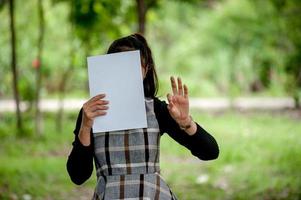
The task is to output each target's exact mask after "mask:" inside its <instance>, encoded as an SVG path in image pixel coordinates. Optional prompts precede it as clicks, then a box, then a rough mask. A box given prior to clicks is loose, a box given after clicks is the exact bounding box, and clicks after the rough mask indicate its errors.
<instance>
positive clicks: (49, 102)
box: [0, 97, 294, 112]
mask: <svg viewBox="0 0 301 200" xmlns="http://www.w3.org/2000/svg"><path fill="white" fill-rule="evenodd" d="M163 100H165V99H163ZM84 102H85V99H65V101H64V102H63V104H62V105H63V107H64V110H78V108H80V107H81V106H82V105H83V103H84ZM60 105H61V104H60V102H59V101H58V100H57V99H43V100H42V101H41V109H42V110H43V111H56V110H58V109H59V107H60ZM190 105H191V108H193V109H200V110H208V111H216V110H226V109H229V108H234V109H238V110H283V109H292V108H294V101H293V99H292V98H289V97H283V98H280V97H252V98H247V97H239V98H235V99H233V100H230V99H228V98H190ZM27 107H28V104H26V102H22V103H21V110H25V109H26V108H27ZM14 110H15V103H14V101H13V100H12V99H9V100H0V112H14Z"/></svg>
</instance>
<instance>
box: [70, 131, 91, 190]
mask: <svg viewBox="0 0 301 200" xmlns="http://www.w3.org/2000/svg"><path fill="white" fill-rule="evenodd" d="M76 137H77V136H76ZM67 171H68V173H69V176H70V178H71V180H72V181H73V182H74V183H75V184H78V185H80V184H82V183H84V182H85V181H86V180H87V179H88V178H89V177H90V176H91V174H92V171H93V147H92V146H91V145H89V146H84V145H83V144H82V143H81V142H80V141H79V139H78V138H77V139H75V141H74V142H73V148H72V151H71V153H70V155H69V157H68V161H67Z"/></svg>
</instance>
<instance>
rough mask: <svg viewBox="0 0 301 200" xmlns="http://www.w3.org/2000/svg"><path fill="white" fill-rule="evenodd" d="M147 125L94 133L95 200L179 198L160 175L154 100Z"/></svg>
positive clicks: (148, 107)
mask: <svg viewBox="0 0 301 200" xmlns="http://www.w3.org/2000/svg"><path fill="white" fill-rule="evenodd" d="M145 106H146V113H147V126H148V127H147V128H143V129H130V130H123V131H112V132H101V133H94V153H95V154H94V161H95V166H96V172H97V180H98V182H97V185H96V188H95V192H94V195H93V200H98V199H99V200H102V199H105V200H113V199H124V200H172V199H173V200H176V199H177V198H176V197H175V195H174V194H173V193H172V192H171V190H170V188H169V186H168V185H167V184H166V182H165V181H164V180H163V178H162V177H161V175H160V166H159V157H160V156H159V146H160V137H161V134H160V130H159V125H158V122H157V119H156V116H155V113H154V102H153V99H150V98H146V99H145Z"/></svg>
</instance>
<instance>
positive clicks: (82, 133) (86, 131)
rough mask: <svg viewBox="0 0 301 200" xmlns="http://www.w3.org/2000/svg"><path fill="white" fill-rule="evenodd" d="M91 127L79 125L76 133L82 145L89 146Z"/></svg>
mask: <svg viewBox="0 0 301 200" xmlns="http://www.w3.org/2000/svg"><path fill="white" fill-rule="evenodd" d="M90 131H91V127H87V126H81V128H80V130H79V134H78V139H79V141H80V142H81V143H82V145H83V146H89V145H90V144H91V134H90Z"/></svg>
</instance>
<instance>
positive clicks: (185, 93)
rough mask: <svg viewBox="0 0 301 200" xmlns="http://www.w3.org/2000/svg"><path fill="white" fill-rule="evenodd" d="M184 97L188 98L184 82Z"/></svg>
mask: <svg viewBox="0 0 301 200" xmlns="http://www.w3.org/2000/svg"><path fill="white" fill-rule="evenodd" d="M184 97H185V98H188V88H187V86H186V85H185V84H184Z"/></svg>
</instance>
